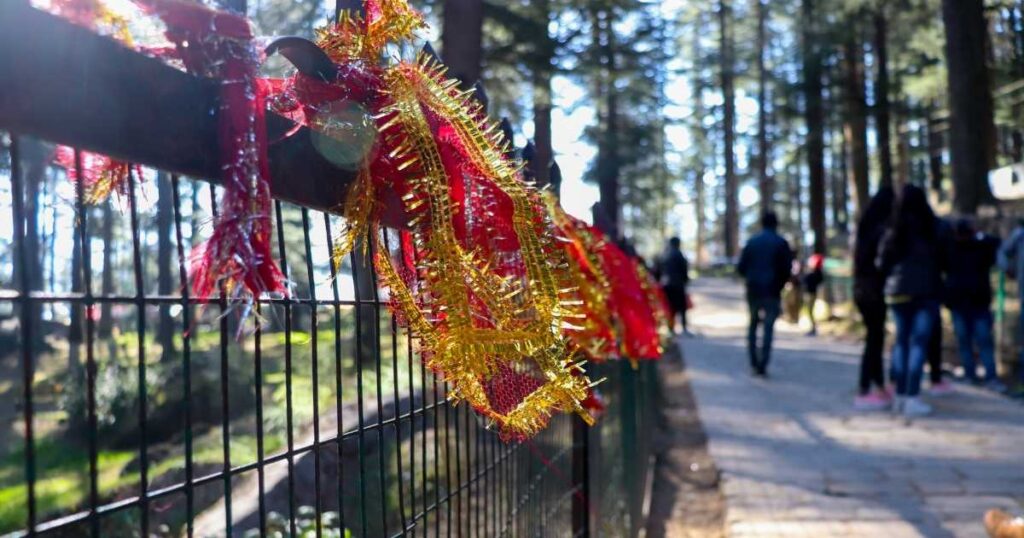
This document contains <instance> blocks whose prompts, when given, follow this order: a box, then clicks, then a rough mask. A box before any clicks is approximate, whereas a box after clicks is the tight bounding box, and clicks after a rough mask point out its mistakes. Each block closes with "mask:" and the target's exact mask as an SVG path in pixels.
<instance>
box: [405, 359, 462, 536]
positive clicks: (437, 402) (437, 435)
mask: <svg viewBox="0 0 1024 538" xmlns="http://www.w3.org/2000/svg"><path fill="white" fill-rule="evenodd" d="M409 357H410V360H412V358H413V341H412V339H410V341H409ZM430 380H431V383H430V389H431V394H432V395H433V401H432V402H433V406H434V411H433V419H434V426H433V429H434V431H433V436H431V438H432V440H433V449H434V450H433V452H434V536H435V537H436V538H440V535H441V457H440V444H441V432H440V427H441V420H440V416H441V409H440V406H441V403H442V402H441V398H440V396H439V395H438V386H437V376H435V375H431V376H430ZM420 390H422V392H423V402H424V405H426V401H427V365H425V364H424V363H423V361H420ZM445 407H447V406H445ZM446 425H447V424H446V423H445V440H446V439H447V438H446V434H447V429H446ZM420 449H421V451H422V452H421V454H422V458H420V459H422V460H423V510H424V512H425V511H426V510H427V414H426V411H424V413H423V438H422V439H421V441H420ZM444 454H445V457H446V456H447V447H446V446H445V448H444ZM445 477H447V470H446V467H445ZM450 490H451V488H449V489H447V490H445V491H444V495H445V497H446V496H447V495H449V491H450ZM444 503H445V504H446V505H447V510H449V511H447V513H449V516H450V518H449V519H450V520H451V514H452V510H451V506H452V502H451V499H449V500H445V501H444ZM445 527H451V525H446V526H445ZM423 535H424V536H427V532H426V527H425V528H424V533H423Z"/></svg>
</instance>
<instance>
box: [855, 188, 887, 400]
mask: <svg viewBox="0 0 1024 538" xmlns="http://www.w3.org/2000/svg"><path fill="white" fill-rule="evenodd" d="M895 196H896V195H895V193H894V191H893V190H892V188H890V187H882V188H881V189H879V190H878V192H877V193H875V195H874V197H872V198H871V201H870V202H869V203H868V206H867V208H865V209H864V214H863V215H862V216H861V219H860V222H858V223H857V235H856V238H855V240H854V241H855V242H854V245H853V300H854V303H856V305H857V310H859V311H860V315H861V318H862V319H863V320H864V329H865V331H866V333H867V334H866V336H865V338H864V352H863V353H862V354H861V358H860V385H859V387H858V388H859V389H860V390H859V391H858V393H857V396H856V397H855V398H854V400H853V406H854V408H855V409H858V410H861V411H881V410H884V409H889V407H891V406H892V396H891V395H890V394H889V391H887V390H886V389H885V367H884V359H883V358H882V352H883V351H884V348H885V318H886V306H885V275H883V274H882V272H881V271H879V270H878V267H876V266H875V258H877V257H878V244H879V243H880V242H881V240H882V235H883V234H884V233H885V229H886V223H887V222H888V220H889V217H890V216H891V215H892V206H893V200H894V198H895Z"/></svg>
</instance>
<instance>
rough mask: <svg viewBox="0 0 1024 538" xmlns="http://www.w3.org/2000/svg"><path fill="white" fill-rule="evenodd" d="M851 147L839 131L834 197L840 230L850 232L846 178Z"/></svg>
mask: <svg viewBox="0 0 1024 538" xmlns="http://www.w3.org/2000/svg"><path fill="white" fill-rule="evenodd" d="M847 155H849V148H847V144H846V136H845V134H844V133H843V132H842V131H840V133H839V150H838V155H837V158H836V161H837V168H836V174H835V177H834V179H833V181H832V188H833V192H832V197H833V202H834V204H835V208H836V209H835V210H836V222H837V223H838V224H839V227H838V231H840V232H843V233H848V232H849V231H850V209H849V208H850V186H849V183H847V181H846V178H847V177H849V175H850V173H849V167H850V164H849V158H848V157H847Z"/></svg>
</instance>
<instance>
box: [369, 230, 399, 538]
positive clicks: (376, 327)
mask: <svg viewBox="0 0 1024 538" xmlns="http://www.w3.org/2000/svg"><path fill="white" fill-rule="evenodd" d="M367 248H368V249H369V253H370V257H369V258H370V259H371V260H372V259H373V257H374V256H375V255H376V254H377V253H376V252H375V250H376V249H375V248H374V242H373V241H372V240H368V241H367ZM385 254H386V253H385ZM370 278H371V281H372V283H373V326H372V327H373V339H374V342H373V362H374V367H375V368H376V369H377V380H376V381H377V453H378V454H379V456H378V458H377V467H378V472H379V473H380V475H379V476H378V478H379V479H380V480H379V481H380V517H381V525H382V526H381V533H383V534H386V533H387V531H388V514H387V512H388V511H387V458H386V457H384V456H385V455H384V424H383V422H384V389H383V386H382V379H381V377H382V374H383V371H382V369H381V350H380V297H379V296H378V293H377V275H376V274H375V272H374V271H373V269H372V268H371V269H370ZM395 412H396V415H395V416H396V421H397V412H398V410H397V409H396V410H395Z"/></svg>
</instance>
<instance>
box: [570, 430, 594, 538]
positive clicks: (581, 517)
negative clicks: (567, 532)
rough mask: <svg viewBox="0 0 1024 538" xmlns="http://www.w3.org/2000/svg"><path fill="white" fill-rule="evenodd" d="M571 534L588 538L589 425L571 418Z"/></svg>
mask: <svg viewBox="0 0 1024 538" xmlns="http://www.w3.org/2000/svg"><path fill="white" fill-rule="evenodd" d="M572 485H573V489H574V491H575V493H574V494H573V496H572V535H573V536H574V537H576V538H590V426H587V423H586V422H583V419H581V418H580V417H577V416H574V417H573V419H572Z"/></svg>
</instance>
